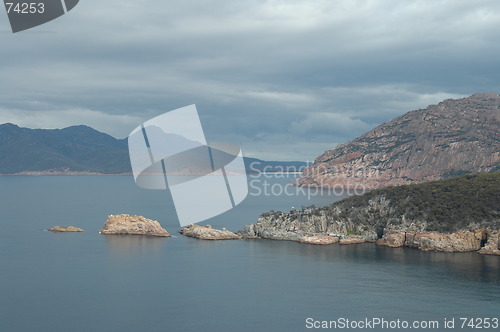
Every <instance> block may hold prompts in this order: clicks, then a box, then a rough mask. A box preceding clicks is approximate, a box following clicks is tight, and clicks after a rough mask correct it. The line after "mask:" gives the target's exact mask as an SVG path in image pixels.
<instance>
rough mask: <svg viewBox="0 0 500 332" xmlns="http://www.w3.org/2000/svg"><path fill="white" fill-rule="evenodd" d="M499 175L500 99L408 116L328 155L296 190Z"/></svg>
mask: <svg viewBox="0 0 500 332" xmlns="http://www.w3.org/2000/svg"><path fill="white" fill-rule="evenodd" d="M499 169H500V95H498V94H494V93H478V94H474V95H472V96H470V97H468V98H463V99H457V100H452V99H449V100H445V101H443V102H441V103H439V104H438V105H431V106H429V107H427V108H426V109H422V110H416V111H411V112H408V113H406V114H404V115H402V116H400V117H398V118H396V119H394V120H392V121H390V122H387V123H384V124H382V125H380V126H378V127H376V128H375V129H373V130H371V131H369V132H368V133H366V134H364V135H363V136H361V137H359V138H356V139H354V140H353V141H351V142H349V143H346V144H343V145H341V146H338V147H337V148H335V149H333V150H330V151H326V152H325V153H323V154H322V155H321V156H319V157H318V158H316V160H315V161H314V163H313V164H312V165H310V166H308V167H307V168H306V169H305V170H304V172H303V174H302V176H301V178H300V179H299V180H298V182H297V184H298V185H299V186H313V187H314V186H320V187H333V186H340V187H344V188H364V189H374V188H382V187H387V186H394V185H402V184H412V183H422V182H427V181H434V180H439V179H444V178H447V177H451V176H455V175H461V174H468V173H480V172H491V171H495V170H499Z"/></svg>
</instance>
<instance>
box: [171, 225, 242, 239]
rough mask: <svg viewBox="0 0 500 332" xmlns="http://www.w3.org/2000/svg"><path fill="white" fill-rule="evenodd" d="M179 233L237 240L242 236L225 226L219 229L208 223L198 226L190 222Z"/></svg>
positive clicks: (198, 237)
mask: <svg viewBox="0 0 500 332" xmlns="http://www.w3.org/2000/svg"><path fill="white" fill-rule="evenodd" d="M179 233H180V234H182V235H184V236H189V237H193V238H196V239H201V240H238V239H241V238H242V236H241V235H238V234H236V233H233V232H230V231H228V230H227V229H225V228H223V229H222V230H219V229H214V228H212V226H210V225H206V226H199V225H193V224H191V225H188V226H186V227H184V228H183V229H181V230H180V231H179Z"/></svg>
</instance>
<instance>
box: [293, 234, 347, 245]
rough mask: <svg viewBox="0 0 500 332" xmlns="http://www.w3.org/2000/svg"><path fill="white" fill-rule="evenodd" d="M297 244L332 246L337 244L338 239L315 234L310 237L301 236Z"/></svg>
mask: <svg viewBox="0 0 500 332" xmlns="http://www.w3.org/2000/svg"><path fill="white" fill-rule="evenodd" d="M298 242H300V243H307V244H322V245H325V244H333V243H337V242H339V238H338V237H337V236H330V235H324V234H317V235H312V236H303V237H301V238H300V239H299V240H298Z"/></svg>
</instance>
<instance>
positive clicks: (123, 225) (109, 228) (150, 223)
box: [99, 214, 172, 237]
mask: <svg viewBox="0 0 500 332" xmlns="http://www.w3.org/2000/svg"><path fill="white" fill-rule="evenodd" d="M99 233H101V234H106V235H111V234H117V235H146V236H160V237H170V236H172V235H171V234H169V233H168V232H167V231H166V230H165V229H164V228H163V227H161V225H160V223H159V222H158V221H156V220H151V219H148V218H145V217H142V216H132V215H129V214H118V215H111V216H109V217H108V220H107V221H106V222H105V223H104V226H103V228H102V229H100V230H99Z"/></svg>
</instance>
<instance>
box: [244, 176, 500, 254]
mask: <svg viewBox="0 0 500 332" xmlns="http://www.w3.org/2000/svg"><path fill="white" fill-rule="evenodd" d="M498 202H500V172H495V173H490V174H476V175H466V176H461V177H457V178H452V179H447V180H441V181H434V182H429V183H424V184H417V185H406V186H399V187H391V188H385V189H378V190H373V191H371V192H368V193H366V194H364V195H361V196H352V197H349V198H346V199H343V200H341V201H338V202H335V203H333V204H332V205H330V206H326V207H323V208H317V207H314V206H312V207H307V208H302V209H301V210H295V209H292V210H291V211H290V212H288V213H284V212H279V211H278V212H276V211H270V212H265V213H263V214H262V215H261V216H260V217H259V219H258V220H257V223H255V224H252V225H247V226H245V229H244V230H243V231H240V232H239V234H240V235H241V236H243V237H244V238H263V239H273V240H288V241H296V242H302V243H312V244H331V243H336V242H339V243H340V244H356V243H364V242H376V244H377V245H381V246H387V247H412V248H418V249H421V250H434V251H443V252H467V251H477V252H479V253H481V254H491V255H499V254H500V240H499V234H500V214H499V211H498V207H499V205H498Z"/></svg>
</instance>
